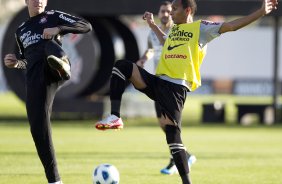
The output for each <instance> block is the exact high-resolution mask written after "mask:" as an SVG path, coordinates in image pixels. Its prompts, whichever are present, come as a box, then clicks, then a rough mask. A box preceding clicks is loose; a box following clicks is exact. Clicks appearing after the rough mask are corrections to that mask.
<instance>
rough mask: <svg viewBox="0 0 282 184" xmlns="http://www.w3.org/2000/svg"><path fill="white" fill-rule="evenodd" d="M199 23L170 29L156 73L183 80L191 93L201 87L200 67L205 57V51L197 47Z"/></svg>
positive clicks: (175, 26)
mask: <svg viewBox="0 0 282 184" xmlns="http://www.w3.org/2000/svg"><path fill="white" fill-rule="evenodd" d="M200 23H201V21H200V20H199V21H196V22H193V23H188V24H179V25H174V26H173V27H172V28H171V30H170V32H169V34H168V37H167V39H166V41H165V44H164V47H163V50H162V55H161V58H160V61H159V64H158V66H157V71H156V75H167V76H168V77H170V78H173V79H182V80H185V81H186V82H187V83H188V84H189V88H190V90H192V91H194V90H195V89H197V88H198V87H199V86H201V75H200V66H201V64H202V61H203V59H204V56H205V49H201V48H200V47H199V36H200Z"/></svg>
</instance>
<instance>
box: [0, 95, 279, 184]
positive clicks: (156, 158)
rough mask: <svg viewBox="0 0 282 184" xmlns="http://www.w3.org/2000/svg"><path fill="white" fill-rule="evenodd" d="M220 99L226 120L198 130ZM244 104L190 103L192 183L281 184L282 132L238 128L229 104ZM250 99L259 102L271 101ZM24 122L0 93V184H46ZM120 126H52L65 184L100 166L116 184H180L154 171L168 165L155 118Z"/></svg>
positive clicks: (186, 131)
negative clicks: (110, 169) (115, 175)
mask: <svg viewBox="0 0 282 184" xmlns="http://www.w3.org/2000/svg"><path fill="white" fill-rule="evenodd" d="M218 99H220V100H222V101H224V102H225V103H226V105H227V121H228V122H227V123H226V124H224V125H223V124H222V125H219V124H217V125H202V124H201V122H200V114H201V112H200V111H201V110H200V108H201V106H200V104H201V103H202V102H210V101H213V100H218ZM246 99H247V98H246ZM246 99H244V98H240V99H238V98H230V97H228V96H215V97H212V98H211V97H206V96H203V97H197V96H195V97H191V98H188V101H187V103H186V105H187V104H189V105H188V106H187V107H185V112H184V117H183V124H184V127H183V134H182V137H183V142H184V144H185V145H186V147H187V148H188V149H189V150H190V151H191V152H192V153H193V154H195V155H196V156H197V159H198V160H197V162H196V164H195V165H193V166H192V172H191V176H192V180H193V183H194V184H238V183H240V184H280V183H281V181H282V157H281V155H282V146H281V143H282V133H281V132H282V126H281V124H280V125H279V124H278V125H274V126H261V125H260V126H258V125H257V124H253V125H252V126H248V127H247V126H239V125H237V123H236V122H234V120H235V115H234V114H235V113H234V111H235V110H234V104H233V102H234V101H235V100H236V101H238V100H242V101H244V100H246ZM248 100H253V102H257V103H260V102H262V103H265V102H269V101H270V98H259V99H257V100H255V99H251V98H248ZM25 116H26V115H25V108H24V104H23V103H22V102H21V101H19V100H18V99H17V98H15V96H14V95H13V94H11V93H8V94H2V95H0V184H19V183H23V184H43V183H47V182H46V179H45V176H44V172H43V168H42V165H41V163H40V161H39V158H38V156H37V154H36V151H35V147H34V144H33V141H32V138H31V135H30V132H29V126H28V122H27V121H26V120H22V117H25ZM1 117H4V118H2V120H1ZM7 117H13V118H14V119H13V118H12V119H11V120H7V119H9V118H7ZM17 117H20V118H19V119H17ZM124 120H125V123H126V126H125V129H124V130H122V131H105V132H100V131H97V130H96V129H95V128H94V127H93V124H94V123H93V122H94V120H93V121H92V120H84V121H64V122H63V121H53V139H54V144H55V148H56V153H57V160H58V163H59V170H60V173H61V176H62V179H63V181H64V183H65V184H77V183H79V184H88V183H89V184H90V183H92V171H93V169H94V167H95V166H97V165H98V164H101V163H111V164H114V165H115V166H116V167H117V168H118V170H119V172H120V175H121V182H120V183H121V184H180V183H181V182H180V178H179V177H178V176H177V175H173V176H163V175H161V174H160V173H159V170H160V169H161V168H162V167H163V166H165V165H166V164H167V162H168V147H167V145H166V141H165V136H164V134H163V132H162V131H161V130H160V128H158V126H157V123H156V119H155V118H138V119H135V120H133V119H124ZM148 125H150V126H148Z"/></svg>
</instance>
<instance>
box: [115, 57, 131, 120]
mask: <svg viewBox="0 0 282 184" xmlns="http://www.w3.org/2000/svg"><path fill="white" fill-rule="evenodd" d="M132 70H133V64H132V62H130V61H126V60H120V61H117V62H116V63H115V66H114V67H113V70H112V77H111V84H110V88H111V90H110V99H111V114H114V115H116V116H118V117H120V106H121V98H122V94H123V93H124V90H125V88H126V81H127V79H129V78H130V77H131V75H132Z"/></svg>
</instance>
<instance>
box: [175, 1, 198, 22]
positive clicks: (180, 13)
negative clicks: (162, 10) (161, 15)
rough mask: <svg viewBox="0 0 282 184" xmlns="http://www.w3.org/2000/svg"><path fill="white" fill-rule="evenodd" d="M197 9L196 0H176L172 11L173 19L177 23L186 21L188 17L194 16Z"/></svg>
mask: <svg viewBox="0 0 282 184" xmlns="http://www.w3.org/2000/svg"><path fill="white" fill-rule="evenodd" d="M196 10H197V4H196V2H195V0H174V1H173V2H172V11H171V17H172V20H173V22H174V23H175V24H182V23H186V22H187V19H189V18H193V16H194V14H195V12H196Z"/></svg>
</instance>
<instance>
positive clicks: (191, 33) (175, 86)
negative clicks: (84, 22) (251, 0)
mask: <svg viewBox="0 0 282 184" xmlns="http://www.w3.org/2000/svg"><path fill="white" fill-rule="evenodd" d="M277 4H278V1H277V0H262V6H261V7H260V8H259V9H258V10H256V11H254V12H253V13H251V14H249V15H247V16H244V17H241V18H238V19H236V20H233V21H230V22H223V23H211V22H208V21H202V20H199V21H194V20H193V16H194V14H195V12H196V3H195V0H174V1H173V3H172V11H171V16H172V20H173V22H174V24H175V25H174V26H173V27H172V29H171V31H170V32H169V33H168V35H166V34H164V33H163V32H162V30H161V29H160V28H159V27H158V26H157V25H156V24H155V22H154V18H153V14H152V13H150V12H145V13H144V16H143V18H144V19H145V20H146V21H147V23H148V25H149V27H150V28H151V29H152V30H153V31H154V32H155V33H156V35H157V36H158V39H159V40H160V42H161V43H163V44H164V47H163V50H162V55H161V58H160V62H159V64H158V67H157V71H156V75H152V74H150V73H148V72H147V71H146V70H144V69H142V68H141V67H138V66H137V65H136V64H134V63H132V62H130V61H126V60H119V61H117V62H116V63H115V65H114V67H113V70H112V77H111V92H110V99H111V115H109V116H108V117H106V118H104V119H103V120H101V121H99V122H97V123H96V128H97V129H99V130H107V129H120V128H123V121H122V119H121V118H120V105H121V98H122V94H123V92H124V90H125V87H126V81H127V80H129V81H130V82H131V83H132V84H133V85H134V87H135V88H136V89H138V90H139V91H141V92H143V93H145V94H146V95H147V96H148V97H149V98H151V99H152V100H154V101H156V102H158V103H159V104H160V106H161V111H162V116H161V124H162V125H161V126H162V127H163V128H164V129H165V134H166V141H167V144H168V146H169V148H170V150H171V154H172V156H173V159H174V161H175V165H176V167H177V169H178V172H179V175H180V177H181V179H182V184H191V183H192V182H191V179H190V177H189V167H188V163H187V156H186V152H185V151H186V148H185V146H184V145H183V143H182V140H181V113H182V110H183V107H184V103H185V99H186V95H187V92H191V91H194V90H195V89H197V88H198V87H199V86H200V85H201V76H200V66H201V64H202V61H203V58H204V56H205V48H206V44H207V43H208V42H210V41H211V40H212V39H213V38H215V37H216V36H219V35H220V34H223V33H226V32H231V31H236V30H238V29H240V28H242V27H244V26H247V25H248V24H250V23H252V22H254V21H256V20H257V19H259V18H261V17H263V16H264V15H266V14H269V13H270V12H271V11H273V10H275V9H276V8H277ZM205 24H215V25H217V26H218V30H217V34H218V35H214V34H213V35H210V34H209V31H206V30H205V29H201V27H202V25H205ZM201 35H205V37H206V38H207V39H206V40H205V41H203V40H201Z"/></svg>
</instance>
